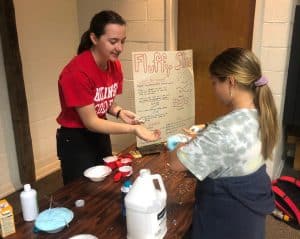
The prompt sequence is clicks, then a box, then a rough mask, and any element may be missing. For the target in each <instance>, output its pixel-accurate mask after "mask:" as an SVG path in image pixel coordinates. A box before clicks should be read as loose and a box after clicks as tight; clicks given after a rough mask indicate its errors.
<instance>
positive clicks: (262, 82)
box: [254, 76, 268, 87]
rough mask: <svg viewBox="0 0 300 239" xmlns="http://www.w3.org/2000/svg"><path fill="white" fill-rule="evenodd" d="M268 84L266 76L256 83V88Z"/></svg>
mask: <svg viewBox="0 0 300 239" xmlns="http://www.w3.org/2000/svg"><path fill="white" fill-rule="evenodd" d="M266 84H268V79H267V78H266V77H264V76H262V77H260V78H259V79H258V80H257V81H255V82H254V85H255V86H256V87H259V86H263V85H266Z"/></svg>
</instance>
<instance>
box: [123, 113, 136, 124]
mask: <svg viewBox="0 0 300 239" xmlns="http://www.w3.org/2000/svg"><path fill="white" fill-rule="evenodd" d="M119 118H120V119H121V120H122V121H123V122H124V123H126V124H136V122H135V118H136V114H135V113H133V112H131V111H129V110H121V112H120V114H119Z"/></svg>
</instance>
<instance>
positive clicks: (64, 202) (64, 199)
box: [7, 147, 196, 239]
mask: <svg viewBox="0 0 300 239" xmlns="http://www.w3.org/2000/svg"><path fill="white" fill-rule="evenodd" d="M132 149H134V147H130V148H128V149H126V150H124V151H123V152H122V153H127V152H129V150H132ZM142 168H148V169H150V170H151V173H153V174H154V173H158V174H160V175H161V176H162V178H163V181H164V184H165V187H166V191H167V228H168V231H167V234H166V236H165V237H164V238H166V239H167V238H169V239H176V238H178V239H179V238H182V236H183V235H184V234H185V232H186V231H187V230H188V228H189V226H190V224H191V220H192V211H193V204H194V190H195V185H196V180H195V179H194V178H193V176H191V174H189V173H188V172H174V171H172V170H171V169H170V168H169V166H168V153H167V152H166V151H164V152H161V153H160V154H153V155H147V156H144V157H142V158H140V159H134V160H133V175H132V176H131V177H130V179H131V180H132V181H134V179H135V178H136V177H137V176H138V175H139V170H140V169H142ZM114 173H115V172H113V173H112V174H111V175H109V176H108V177H106V178H105V180H104V181H102V182H92V181H90V180H89V179H87V178H84V177H82V178H80V179H78V180H76V181H74V182H72V183H70V184H68V185H66V186H64V187H62V188H60V189H59V190H58V191H56V192H55V193H54V194H53V195H52V196H53V202H54V203H53V207H55V206H62V207H66V208H68V209H70V210H72V211H73V212H74V218H73V220H72V221H71V223H70V224H69V226H68V227H66V228H65V229H63V230H62V231H61V232H57V233H54V234H48V233H45V232H39V233H34V232H33V225H34V223H33V222H24V221H23V219H22V216H21V215H20V214H18V215H16V216H15V219H16V230H17V232H16V233H15V234H13V235H11V236H9V237H7V239H14V238H26V239H29V238H55V239H64V238H69V237H71V236H74V235H76V234H93V235H95V236H97V237H98V238H99V239H105V238H111V239H118V238H120V239H121V238H126V219H124V218H122V216H121V191H120V188H121V186H122V182H117V183H116V182H114V181H113V176H114ZM77 199H84V200H85V206H84V207H82V208H78V207H76V206H75V204H74V202H75V201H76V200H77ZM39 206H40V211H42V210H44V209H47V208H48V207H49V202H48V201H47V200H42V201H41V202H39ZM141 239H142V238H141Z"/></svg>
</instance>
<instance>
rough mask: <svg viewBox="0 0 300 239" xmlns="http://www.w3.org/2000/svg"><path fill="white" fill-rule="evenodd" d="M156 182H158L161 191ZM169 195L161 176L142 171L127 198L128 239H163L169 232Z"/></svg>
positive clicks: (147, 170)
mask: <svg viewBox="0 0 300 239" xmlns="http://www.w3.org/2000/svg"><path fill="white" fill-rule="evenodd" d="M154 180H157V181H158V184H159V187H160V188H159V189H157V188H156V187H155V184H154ZM166 201H167V193H166V189H165V186H164V183H163V180H162V178H161V176H160V175H159V174H151V173H150V170H149V169H141V170H140V175H139V177H137V179H136V180H135V181H134V183H133V185H132V187H131V189H130V191H129V192H128V193H127V195H126V196H125V207H126V224H127V238H128V239H141V238H142V239H162V238H163V237H164V235H165V234H166V232H167V212H166Z"/></svg>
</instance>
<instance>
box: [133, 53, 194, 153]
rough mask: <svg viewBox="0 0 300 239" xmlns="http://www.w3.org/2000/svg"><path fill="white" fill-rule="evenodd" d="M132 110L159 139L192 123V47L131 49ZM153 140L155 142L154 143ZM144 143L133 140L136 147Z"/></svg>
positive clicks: (162, 140) (180, 131) (179, 131)
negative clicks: (148, 50) (155, 130)
mask: <svg viewBox="0 0 300 239" xmlns="http://www.w3.org/2000/svg"><path fill="white" fill-rule="evenodd" d="M132 62H133V64H132V67H133V80H134V93H135V111H136V113H137V115H138V116H140V117H142V118H143V119H144V120H145V126H146V127H147V128H148V129H160V130H161V133H162V139H161V142H164V141H166V139H167V137H168V136H170V135H173V134H177V133H182V128H189V127H191V126H192V125H193V124H194V123H195V97H194V73H193V55H192V50H186V51H153V52H133V53H132ZM155 143H157V142H155ZM149 144H153V143H146V142H144V141H142V140H140V139H137V146H138V147H141V146H145V145H149Z"/></svg>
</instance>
